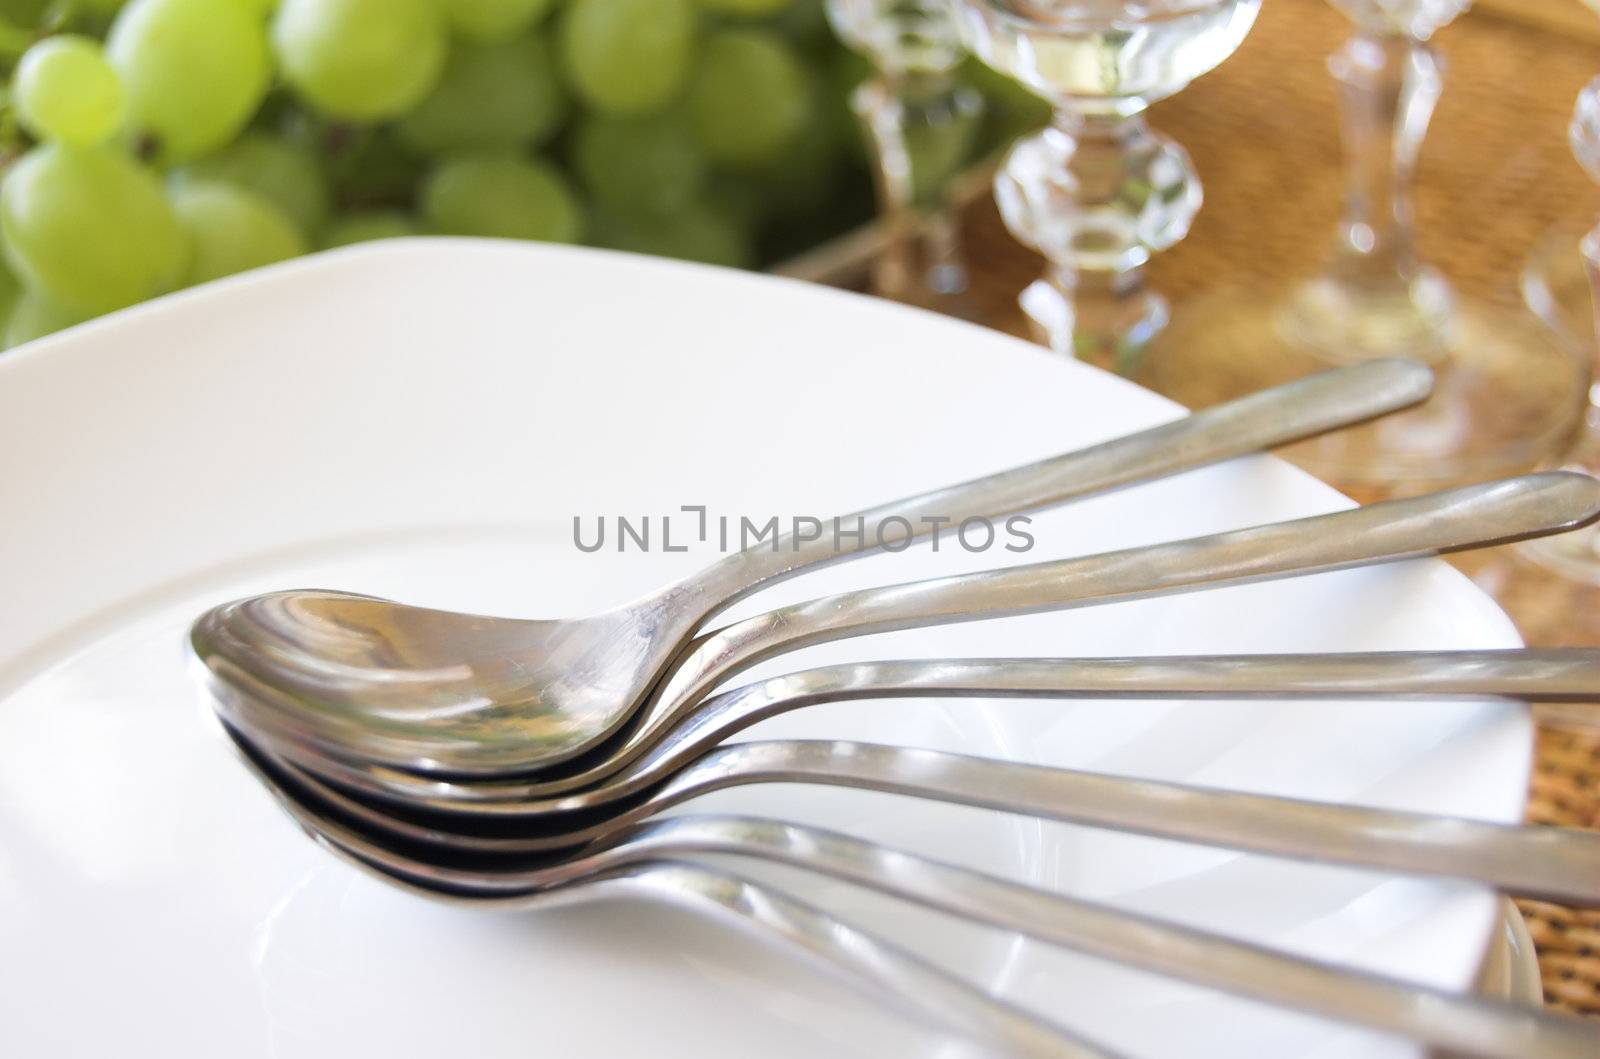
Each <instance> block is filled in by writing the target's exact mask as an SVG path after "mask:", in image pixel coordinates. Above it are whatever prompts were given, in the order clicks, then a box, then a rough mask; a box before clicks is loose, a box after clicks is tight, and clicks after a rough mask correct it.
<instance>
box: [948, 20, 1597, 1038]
mask: <svg viewBox="0 0 1600 1059" xmlns="http://www.w3.org/2000/svg"><path fill="white" fill-rule="evenodd" d="M1348 33H1349V25H1348V23H1347V22H1345V21H1344V19H1343V18H1342V17H1341V16H1340V15H1338V14H1337V13H1336V12H1335V11H1334V10H1333V9H1332V8H1331V7H1330V6H1329V5H1328V4H1327V3H1325V2H1323V0H1272V2H1270V3H1267V4H1265V5H1264V6H1263V9H1262V12H1261V17H1260V21H1259V23H1258V24H1257V26H1256V28H1255V30H1254V31H1253V32H1252V34H1251V36H1250V38H1249V39H1248V40H1247V41H1246V43H1245V45H1244V46H1243V47H1242V48H1241V49H1240V51H1239V53H1238V54H1237V55H1235V56H1234V57H1233V58H1232V59H1230V60H1229V61H1228V62H1227V63H1225V64H1224V65H1223V66H1222V67H1221V68H1220V69H1218V70H1217V71H1216V72H1215V73H1213V74H1211V75H1209V76H1207V77H1205V78H1203V79H1201V80H1200V81H1198V82H1196V83H1195V84H1194V85H1192V86H1190V88H1188V89H1187V90H1185V91H1184V92H1182V93H1180V94H1179V95H1177V96H1176V97H1174V98H1173V99H1171V100H1168V101H1166V102H1164V103H1161V104H1159V105H1158V106H1157V107H1156V108H1155V110H1154V112H1153V117H1152V120H1153V122H1154V123H1155V124H1156V125H1157V127H1159V128H1160V129H1162V130H1164V131H1166V132H1168V133H1170V134H1171V135H1173V136H1174V137H1175V138H1177V139H1178V140H1179V141H1180V142H1182V143H1183V144H1184V145H1185V146H1186V147H1187V148H1188V149H1189V151H1190V153H1191V154H1192V156H1193V157H1194V160H1195V163H1196V166H1197V167H1198V169H1199V171H1200V174H1201V177H1202V179H1203V181H1204V182H1205V187H1206V205H1205V208H1204V209H1203V210H1202V212H1201V214H1200V216H1199V218H1198V220H1197V221H1196V223H1195V225H1194V229H1193V231H1192V232H1191V234H1190V236H1189V238H1188V239H1187V240H1186V241H1185V242H1184V243H1182V244H1180V245H1179V246H1178V247H1177V248H1175V249H1174V250H1171V251H1169V252H1167V253H1165V254H1163V255H1161V256H1160V257H1159V258H1158V259H1157V260H1156V262H1155V263H1154V265H1153V266H1152V268H1151V282H1153V283H1154V284H1156V285H1157V286H1158V287H1159V288H1160V289H1161V290H1163V291H1165V292H1166V293H1167V294H1168V295H1170V296H1171V297H1172V298H1173V300H1174V302H1175V303H1177V306H1178V311H1180V312H1181V311H1182V303H1183V299H1184V298H1186V297H1189V296H1193V295H1195V294H1197V293H1201V292H1212V291H1215V290H1216V289H1217V288H1219V287H1243V288H1251V287H1255V286H1257V285H1259V286H1261V287H1269V286H1273V285H1277V284H1281V283H1282V282H1284V280H1285V279H1286V278H1288V277H1293V276H1299V275H1307V274H1310V273H1311V272H1313V271H1314V270H1315V269H1316V268H1317V266H1318V265H1319V264H1320V263H1321V262H1322V260H1323V258H1324V255H1325V253H1326V250H1327V247H1328V245H1329V241H1330V239H1331V236H1332V232H1333V226H1334V224H1335V222H1336V220H1337V217H1338V213H1339V209H1340V200H1341V189H1342V184H1343V178H1342V173H1341V170H1340V161H1341V153H1340V145H1339V131H1338V124H1337V121H1338V119H1337V109H1336V100H1335V96H1334V89H1333V85H1332V83H1331V81H1330V79H1329V77H1328V75H1327V69H1326V58H1327V56H1328V55H1329V54H1330V53H1331V52H1333V51H1334V50H1335V49H1336V48H1338V47H1339V45H1340V44H1341V42H1342V41H1343V40H1344V39H1345V37H1346V36H1347V35H1348ZM1436 45H1437V47H1438V49H1439V50H1440V52H1441V53H1442V54H1443V55H1444V57H1445V60H1446V63H1447V75H1446V85H1445V91H1444V95H1443V98H1442V99H1441V101H1440V104H1439V108H1438V111H1437V114H1436V117H1435V119H1434V124H1433V129H1432V131H1431V133H1430V135H1429V138H1428V141H1427V144H1426V148H1425V150H1424V152H1423V156H1422V160H1421V164H1420V170H1419V173H1418V185H1417V195H1416V199H1417V219H1418V226H1419V231H1420V245H1421V249H1422V252H1423V254H1424V256H1425V257H1426V258H1427V259H1428V260H1430V261H1432V262H1433V263H1434V264H1436V265H1437V266H1439V267H1440V268H1441V270H1442V271H1443V272H1444V273H1445V274H1446V275H1447V276H1448V277H1449V279H1450V280H1451V282H1452V283H1453V284H1455V285H1456V287H1457V288H1458V289H1459V290H1462V291H1465V292H1469V293H1472V294H1475V295H1478V296H1481V297H1485V298H1490V299H1493V300H1496V301H1500V302H1502V303H1505V304H1517V303H1518V295H1517V282H1518V274H1519V272H1520V271H1521V268H1522V265H1523V263H1524V262H1525V261H1526V260H1527V258H1528V255H1529V254H1530V252H1531V251H1532V249H1533V248H1534V246H1535V245H1536V244H1537V243H1538V242H1539V241H1540V240H1541V239H1542V238H1544V236H1545V235H1546V233H1548V232H1550V231H1551V230H1552V229H1554V228H1555V227H1556V226H1558V225H1559V226H1563V227H1565V228H1567V229H1569V230H1572V231H1581V230H1583V229H1584V228H1587V227H1589V226H1590V225H1592V224H1593V219H1594V217H1595V216H1596V215H1597V214H1600V191H1597V189H1596V188H1595V187H1594V186H1593V185H1592V184H1591V183H1590V182H1589V181H1588V179H1587V178H1586V177H1585V176H1584V174H1583V172H1582V170H1580V169H1579V168H1578V166H1577V164H1576V163H1575V162H1574V161H1573V159H1572V157H1571V155H1570V154H1569V153H1568V150H1567V146H1566V124H1567V121H1568V117H1569V115H1570V114H1571V111H1572V104H1573V100H1574V99H1575V97H1576V96H1577V93H1578V91H1579V89H1580V88H1582V86H1583V85H1584V84H1585V83H1587V82H1588V81H1589V80H1590V79H1591V78H1592V77H1594V76H1595V75H1596V74H1597V73H1600V47H1597V46H1596V45H1595V44H1594V43H1593V42H1592V41H1587V40H1582V39H1577V38H1572V37H1566V36H1562V35H1560V34H1557V33H1552V32H1549V31H1547V30H1544V29H1540V28H1539V27H1537V26H1531V25H1526V24H1519V23H1517V22H1512V21H1506V20H1504V19H1500V18H1495V17H1492V16H1489V15H1478V14H1473V15H1469V16H1467V17H1465V18H1463V19H1461V20H1460V21H1458V22H1457V23H1456V24H1455V25H1453V26H1451V27H1449V28H1448V29H1446V30H1445V31H1444V32H1442V33H1441V34H1440V35H1439V37H1438V39H1437V41H1436ZM965 229H966V238H967V244H968V248H969V252H970V256H971V260H972V261H973V262H974V266H975V267H974V272H975V277H974V287H973V290H972V292H971V309H972V312H971V315H973V316H975V317H977V318H978V319H980V320H982V321H983V322H985V323H988V324H991V325H992V326H995V327H998V328H1001V329H1002V330H1007V331H1011V332H1013V333H1016V334H1023V333H1025V330H1026V329H1025V326H1024V321H1023V318H1022V316H1021V313H1020V311H1019V310H1018V309H1017V306H1016V301H1015V298H1016V294H1017V292H1018V291H1019V290H1021V289H1022V288H1023V287H1024V286H1025V285H1026V284H1027V283H1028V282H1029V281H1031V280H1032V279H1033V278H1034V277H1035V276H1036V275H1038V271H1039V268H1040V261H1039V259H1038V258H1037V257H1036V256H1034V255H1033V254H1031V253H1029V252H1028V251H1025V250H1023V249H1022V248H1021V247H1019V246H1018V245H1017V244H1016V242H1015V241H1014V240H1012V239H1011V237H1010V236H1009V235H1008V234H1007V233H1006V231H1005V230H1004V228H1003V227H1002V226H1001V224H1000V222H999V219H998V217H997V216H996V215H995V213H994V210H993V208H992V206H991V205H990V204H989V203H988V202H987V201H986V200H980V202H979V203H978V204H977V205H976V206H975V207H974V208H972V209H971V210H969V211H968V216H967V217H966V224H965ZM1472 569H1473V572H1474V573H1475V574H1476V575H1478V576H1479V578H1480V580H1481V581H1483V582H1484V583H1485V584H1486V587H1489V588H1491V590H1497V595H1499V596H1500V598H1501V600H1502V602H1503V604H1504V605H1505V606H1506V607H1507V610H1508V611H1509V612H1510V613H1511V614H1512V617H1513V618H1515V619H1517V621H1518V624H1519V625H1520V626H1521V628H1522V631H1523V635H1524V637H1525V638H1526V639H1527V640H1528V642H1529V643H1532V644H1552V645H1553V644H1594V645H1600V589H1594V588H1585V587H1577V586H1571V585H1566V584H1561V583H1558V582H1555V581H1553V580H1552V579H1550V578H1549V576H1548V575H1544V574H1542V573H1540V572H1539V571H1537V570H1534V569H1532V568H1529V567H1527V566H1526V565H1525V564H1523V565H1518V564H1515V563H1513V562H1511V560H1509V559H1506V558H1504V557H1500V558H1496V559H1492V560H1491V561H1490V562H1489V563H1488V564H1487V569H1483V568H1480V565H1474V566H1473V567H1472ZM1507 571H1509V573H1508V572H1507ZM1540 716H1541V727H1540V732H1539V739H1538V749H1537V766H1536V778H1535V781H1534V784H1533V789H1532V792H1531V797H1530V802H1529V808H1528V818H1529V820H1531V821H1535V822H1539V823H1549V824H1562V825H1566V826H1574V827H1591V828H1597V829H1600V723H1597V724H1596V725H1595V726H1594V727H1588V728H1585V727H1583V725H1582V723H1579V725H1578V726H1577V727H1569V722H1570V720H1571V718H1572V716H1574V715H1562V714H1558V713H1555V712H1551V713H1548V714H1545V713H1541V715H1540ZM1591 716H1592V715H1591ZM1521 908H1522V910H1523V913H1524V915H1525V916H1526V917H1527V920H1528V925H1529V927H1530V930H1531V932H1532V934H1533V937H1534V940H1535V942H1536V945H1537V948H1538V950H1539V957H1540V968H1541V971H1542V973H1543V975H1544V983H1545V993H1546V998H1547V1000H1548V1001H1549V1003H1550V1004H1551V1005H1553V1006H1557V1007H1561V1008H1564V1009H1566V1010H1569V1011H1574V1012H1581V1013H1584V1014H1587V1015H1591V1016H1595V1017H1600V913H1595V912H1579V911H1574V910H1572V909H1567V908H1561V907H1558V906H1555V905H1548V904H1540V903H1535V902H1525V903H1523V904H1522V905H1521Z"/></svg>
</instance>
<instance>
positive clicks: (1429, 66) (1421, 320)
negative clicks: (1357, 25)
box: [1297, 30, 1451, 359]
mask: <svg viewBox="0 0 1600 1059" xmlns="http://www.w3.org/2000/svg"><path fill="white" fill-rule="evenodd" d="M1328 66H1329V69H1330V70H1331V71H1332V73H1333V77H1334V80H1335V81H1336V82H1337V83H1338V87H1339V95H1340V101H1341V105H1342V112H1343V113H1342V123H1343V129H1344V144H1345V154H1346V166H1347V178H1346V179H1347V190H1346V194H1345V213H1344V219H1343V221H1342V222H1341V223H1340V226H1339V231H1338V235H1337V238H1336V239H1335V241H1334V250H1333V259H1332V261H1331V262H1330V264H1329V266H1328V268H1327V269H1326V270H1325V272H1324V274H1323V276H1322V277H1321V278H1320V279H1319V280H1318V281H1317V282H1316V283H1314V284H1312V285H1311V287H1310V288H1309V289H1308V291H1307V292H1306V295H1307V296H1306V297H1305V298H1304V299H1302V304H1301V305H1300V306H1299V310H1300V313H1301V318H1300V319H1299V320H1298V321H1297V322H1298V324H1299V325H1300V326H1299V330H1300V332H1301V334H1300V337H1301V338H1303V339H1305V340H1306V341H1308V342H1311V343H1312V344H1314V345H1320V346H1322V347H1324V349H1325V350H1326V352H1328V353H1329V354H1331V355H1333V356H1335V357H1337V358H1339V359H1360V358H1362V357H1372V356H1389V355H1393V354H1400V353H1403V354H1406V355H1410V356H1421V357H1424V358H1430V357H1433V358H1436V357H1439V356H1442V355H1443V350H1444V344H1445V339H1446V331H1447V329H1448V326H1449V322H1450V315H1451V314H1450V294H1449V289H1448V287H1447V286H1446V285H1445V283H1444V280H1443V279H1442V278H1441V277H1440V276H1439V275H1438V273H1436V272H1434V271H1433V270H1432V269H1430V268H1428V267H1426V266H1425V265H1423V264H1422V262H1421V260H1420V259H1419V257H1418V255H1417V248H1416V238H1415V234H1414V229H1413V224H1412V207H1411V187H1412V178H1413V176H1414V175H1415V173H1416V167H1417V155H1418V153H1419V152H1420V150H1421V148H1422V143H1423V140H1424V138H1425V137H1426V135H1427V131H1428V123H1429V121H1430V120H1431V119H1432V117H1433V110H1434V106H1435V104H1436V103H1438V101H1439V93H1440V90H1441V88H1442V85H1443V77H1442V72H1443V65H1442V63H1441V62H1440V60H1439V57H1438V55H1437V54H1436V53H1435V52H1434V51H1433V49H1432V48H1430V47H1429V46H1428V45H1427V44H1425V43H1423V42H1422V41H1419V40H1416V39H1414V38H1412V37H1409V36H1405V35H1402V34H1387V33H1376V32H1370V31H1366V30H1363V31H1359V32H1357V33H1356V35H1355V36H1353V37H1351V38H1350V40H1349V41H1348V42H1346V44H1345V46H1344V47H1343V48H1341V49H1340V50H1339V51H1338V52H1337V53H1335V54H1334V56H1333V57H1332V58H1331V59H1330V60H1329V63H1328Z"/></svg>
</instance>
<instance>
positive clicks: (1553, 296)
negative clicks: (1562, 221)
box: [1522, 224, 1595, 349]
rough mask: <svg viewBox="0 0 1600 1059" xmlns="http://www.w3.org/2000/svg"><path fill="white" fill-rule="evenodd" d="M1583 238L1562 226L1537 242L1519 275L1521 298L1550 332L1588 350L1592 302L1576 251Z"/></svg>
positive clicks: (1572, 227)
mask: <svg viewBox="0 0 1600 1059" xmlns="http://www.w3.org/2000/svg"><path fill="white" fill-rule="evenodd" d="M1586 234H1588V233H1587V232H1585V231H1584V230H1583V229H1581V228H1580V227H1579V226H1578V225H1577V224H1571V225H1562V226H1560V227H1557V228H1554V229H1552V230H1551V231H1550V232H1549V233H1548V234H1546V235H1545V237H1544V238H1543V239H1541V240H1539V245H1537V246H1535V247H1534V248H1533V254H1532V256H1530V257H1529V258H1528V265H1527V267H1526V268H1525V269H1523V272H1522V297H1523V300H1524V301H1526V302H1527V303H1528V308H1529V309H1531V310H1533V312H1534V314H1535V315H1537V316H1538V317H1539V319H1541V320H1543V321H1544V322H1545V323H1546V324H1547V325H1548V326H1549V327H1550V329H1551V330H1552V331H1554V332H1555V333H1556V334H1558V335H1560V336H1561V337H1562V338H1564V339H1566V340H1567V341H1570V342H1572V343H1574V344H1576V345H1578V346H1580V347H1582V348H1584V349H1589V348H1592V347H1593V346H1594V344H1595V325H1594V319H1595V318H1594V298H1593V297H1592V295H1591V292H1590V280H1589V269H1588V265H1587V264H1586V263H1585V262H1584V260H1583V251H1582V250H1581V249H1580V248H1579V244H1580V243H1581V242H1582V241H1583V237H1584V236H1585V235H1586Z"/></svg>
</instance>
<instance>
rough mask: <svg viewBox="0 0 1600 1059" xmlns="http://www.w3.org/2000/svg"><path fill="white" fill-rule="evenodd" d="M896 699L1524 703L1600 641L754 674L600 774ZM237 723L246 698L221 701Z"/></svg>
mask: <svg viewBox="0 0 1600 1059" xmlns="http://www.w3.org/2000/svg"><path fill="white" fill-rule="evenodd" d="M900 698H1051V699H1116V698H1129V699H1157V698H1161V699H1168V698H1179V699H1228V700H1239V699H1295V700H1306V701H1325V700H1330V699H1336V700H1355V699H1384V700H1426V699H1463V698H1507V699H1517V700H1521V701H1523V702H1561V703H1574V704H1575V703H1596V702H1600V648H1592V647H1591V648H1585V647H1573V648H1543V649H1518V650H1478V651H1396V652H1374V653H1365V652H1353V653H1346V654H1274V655H1209V656H1185V655H1180V656H1174V657H1166V658H1161V657H1132V658H1001V659H994V658H975V659H959V658H958V659H948V660H943V659H941V660H937V661H927V660H906V661H885V662H855V663H847V664H844V665H835V666H825V667H822V668H819V669H809V670H803V671H801V672H798V673H789V674H786V675H784V676H780V677H773V678H771V679H769V680H763V681H758V682H756V683H754V684H747V685H745V686H743V687H740V688H735V689H733V690H732V691H726V692H723V693H721V694H719V695H715V696H713V697H711V698H709V699H707V700H706V701H705V702H703V703H702V704H701V705H700V706H699V707H698V708H697V709H696V710H694V711H693V713H692V714H691V715H690V716H689V717H688V718H687V719H686V720H685V721H684V723H682V724H681V725H678V726H676V727H674V728H673V729H672V730H671V731H670V732H668V733H667V734H666V735H664V736H663V737H662V738H661V739H660V740H659V741H658V742H656V743H655V744H653V745H652V746H651V748H650V749H649V750H647V751H646V752H644V753H642V754H640V755H639V756H638V757H636V758H633V759H632V760H630V761H628V762H627V763H626V764H624V765H622V766H621V767H620V768H618V769H617V770H616V771H615V772H612V773H610V774H609V775H607V776H604V777H602V779H603V781H604V782H603V786H600V787H597V788H592V789H591V790H590V791H588V792H586V793H596V794H598V793H600V792H601V791H603V792H604V795H605V797H607V798H609V799H612V800H621V799H624V798H628V797H631V796H633V795H636V794H640V793H642V792H643V791H645V790H647V789H649V788H651V787H654V786H656V785H658V784H661V783H664V782H665V781H666V780H668V779H670V778H671V777H672V776H673V775H675V774H676V773H678V772H680V771H682V769H684V768H685V767H687V766H688V765H689V764H690V763H692V762H694V761H695V760H697V759H699V758H701V757H704V756H705V755H706V754H707V753H708V752H710V751H711V750H712V749H713V748H715V747H716V746H718V745H720V744H721V743H724V742H726V741H727V740H728V738H729V737H730V736H733V735H736V734H737V733H739V732H741V731H743V730H744V729H746V728H749V727H751V726H752V725H755V724H757V723H759V722H761V721H764V720H767V719H769V718H772V717H776V716H778V715H780V714H783V713H788V712H789V711H791V710H797V709H801V708H803V707H806V706H812V705H816V704H818V703H824V702H850V701H860V700H872V699H884V700H888V699H900ZM223 712H224V713H225V715H227V716H229V717H232V718H236V719H237V720H238V722H239V723H244V724H249V725H255V724H257V723H259V722H260V719H261V718H260V716H259V715H257V714H252V713H250V712H249V708H248V706H244V707H243V708H240V707H238V706H234V707H231V708H228V709H225V710H224V711H223ZM267 731H268V732H270V733H271V734H273V735H274V736H275V737H276V738H277V739H279V740H287V741H288V745H289V746H291V747H292V748H293V749H291V750H290V751H289V752H288V753H287V754H286V756H288V757H289V758H291V760H295V761H297V762H299V763H301V764H302V765H303V766H305V767H306V768H308V769H309V770H310V771H312V772H314V773H316V774H318V775H321V776H323V777H325V778H327V779H329V780H332V781H334V782H336V783H338V784H340V785H341V786H345V787H348V788H351V789H353V790H356V791H359V792H361V793H363V794H364V795H369V796H372V797H376V798H379V799H384V800H389V801H396V802H400V803H402V804H406V803H409V804H414V805H419V806H423V807H427V808H432V809H437V810H439V811H441V812H449V811H462V812H469V811H471V807H472V806H474V805H493V804H496V803H508V804H510V805H511V806H512V809H513V811H514V812H517V813H519V814H521V813H523V812H524V811H525V810H526V809H527V806H518V805H517V804H516V803H519V802H528V801H531V800H533V799H535V798H539V797H541V796H544V797H548V796H547V795H545V794H544V791H543V789H542V788H543V786H544V785H543V784H540V783H528V782H524V781H520V780H505V781H489V780H477V781H471V782H451V781H448V780H442V779H437V778H433V777H427V776H419V775H416V774H414V773H411V772H404V771H398V770H392V769H386V768H380V767H371V766H364V765H362V764H359V763H354V762H351V761H349V760H346V759H344V758H339V757H332V756H328V755H324V754H321V753H318V752H317V749H316V747H314V746H313V747H310V748H306V747H294V740H295V733H294V732H293V731H290V730H287V729H284V728H282V727H279V726H276V725H273V724H272V723H271V721H270V720H268V721H267Z"/></svg>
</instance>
